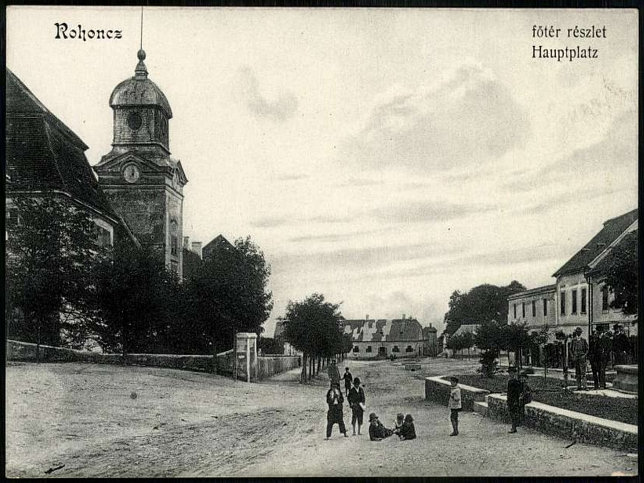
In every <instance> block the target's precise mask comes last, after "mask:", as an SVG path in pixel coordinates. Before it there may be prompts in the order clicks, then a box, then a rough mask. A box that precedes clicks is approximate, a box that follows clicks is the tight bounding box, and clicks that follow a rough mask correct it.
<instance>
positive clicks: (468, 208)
mask: <svg viewBox="0 0 644 483" xmlns="http://www.w3.org/2000/svg"><path fill="white" fill-rule="evenodd" d="M491 209H492V208H491V207H487V206H483V205H475V204H472V205H461V204H452V203H445V202H436V201H414V202H410V203H406V204H402V205H398V206H388V207H385V208H378V209H374V210H373V211H372V214H373V216H374V217H375V218H377V219H380V220H382V221H387V222H394V223H422V222H428V221H449V220H453V219H455V218H462V217H465V216H467V215H469V214H474V213H481V212H485V211H490V210H491Z"/></svg>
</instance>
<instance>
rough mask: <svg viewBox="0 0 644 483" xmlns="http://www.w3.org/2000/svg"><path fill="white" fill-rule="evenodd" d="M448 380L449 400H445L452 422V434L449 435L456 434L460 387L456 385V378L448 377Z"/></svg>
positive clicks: (460, 406)
mask: <svg viewBox="0 0 644 483" xmlns="http://www.w3.org/2000/svg"><path fill="white" fill-rule="evenodd" d="M449 381H450V383H451V386H452V387H451V388H450V393H449V401H448V402H447V407H448V408H449V411H450V415H449V419H450V421H451V422H452V434H450V436H457V435H458V413H459V411H460V410H461V408H462V405H461V388H460V387H458V378H457V377H454V376H452V377H450V378H449Z"/></svg>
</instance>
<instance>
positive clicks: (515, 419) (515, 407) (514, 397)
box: [506, 367, 523, 433]
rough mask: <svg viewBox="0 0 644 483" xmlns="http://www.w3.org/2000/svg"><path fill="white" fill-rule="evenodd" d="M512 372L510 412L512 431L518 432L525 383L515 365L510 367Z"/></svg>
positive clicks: (509, 399)
mask: <svg viewBox="0 0 644 483" xmlns="http://www.w3.org/2000/svg"><path fill="white" fill-rule="evenodd" d="M508 372H509V373H510V380H509V381H508V392H507V396H506V399H507V402H508V412H509V413H510V420H511V421H512V429H510V431H509V432H510V433H516V432H517V426H518V425H519V424H520V423H521V393H522V392H523V384H522V383H521V381H519V378H518V377H517V370H516V368H515V367H510V369H508Z"/></svg>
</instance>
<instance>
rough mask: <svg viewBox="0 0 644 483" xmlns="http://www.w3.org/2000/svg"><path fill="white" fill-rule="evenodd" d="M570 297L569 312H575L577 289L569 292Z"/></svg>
mask: <svg viewBox="0 0 644 483" xmlns="http://www.w3.org/2000/svg"><path fill="white" fill-rule="evenodd" d="M570 297H571V298H572V311H571V312H570V313H571V314H576V313H577V291H576V290H572V291H571V293H570Z"/></svg>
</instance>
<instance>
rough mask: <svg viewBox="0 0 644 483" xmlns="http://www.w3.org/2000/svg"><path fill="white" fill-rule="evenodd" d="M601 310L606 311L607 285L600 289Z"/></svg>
mask: <svg viewBox="0 0 644 483" xmlns="http://www.w3.org/2000/svg"><path fill="white" fill-rule="evenodd" d="M602 310H608V285H604V286H603V287H602Z"/></svg>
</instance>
